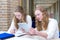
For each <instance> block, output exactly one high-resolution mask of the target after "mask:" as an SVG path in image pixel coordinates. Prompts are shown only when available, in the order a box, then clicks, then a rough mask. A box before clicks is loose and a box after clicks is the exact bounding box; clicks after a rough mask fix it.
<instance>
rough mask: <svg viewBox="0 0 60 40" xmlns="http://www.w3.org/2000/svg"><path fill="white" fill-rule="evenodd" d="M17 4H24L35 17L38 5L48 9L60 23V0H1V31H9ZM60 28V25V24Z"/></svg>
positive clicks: (25, 8)
mask: <svg viewBox="0 0 60 40" xmlns="http://www.w3.org/2000/svg"><path fill="white" fill-rule="evenodd" d="M17 5H20V6H23V8H24V10H25V12H26V13H27V14H29V15H31V17H32V18H33V17H34V14H33V13H34V10H35V7H36V6H37V5H40V6H43V7H45V8H46V9H47V11H48V14H49V16H50V17H51V18H55V19H56V20H57V21H58V25H59V24H60V18H59V17H60V12H59V7H60V5H59V0H0V31H7V30H8V28H9V27H10V24H11V21H12V18H13V16H14V15H13V12H14V10H15V7H16V6H17ZM59 28H60V26H59Z"/></svg>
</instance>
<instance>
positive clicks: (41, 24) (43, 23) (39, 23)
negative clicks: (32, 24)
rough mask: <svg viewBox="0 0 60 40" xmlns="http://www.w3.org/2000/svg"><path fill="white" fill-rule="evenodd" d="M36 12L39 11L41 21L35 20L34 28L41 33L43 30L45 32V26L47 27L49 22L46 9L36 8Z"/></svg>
mask: <svg viewBox="0 0 60 40" xmlns="http://www.w3.org/2000/svg"><path fill="white" fill-rule="evenodd" d="M36 10H40V11H41V12H42V14H43V19H42V21H38V20H36V28H37V30H38V31H41V30H43V29H44V30H46V29H47V26H48V22H49V16H48V13H47V11H46V9H45V8H43V7H41V6H38V7H36ZM42 27H43V29H42Z"/></svg>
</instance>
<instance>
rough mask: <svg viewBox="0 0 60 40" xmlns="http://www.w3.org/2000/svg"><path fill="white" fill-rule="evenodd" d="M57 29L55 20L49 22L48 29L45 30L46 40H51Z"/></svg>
mask: <svg viewBox="0 0 60 40" xmlns="http://www.w3.org/2000/svg"><path fill="white" fill-rule="evenodd" d="M57 27H58V23H57V21H56V20H52V21H50V22H49V24H48V28H47V34H48V37H47V39H51V38H53V37H54V34H55V31H56V30H57Z"/></svg>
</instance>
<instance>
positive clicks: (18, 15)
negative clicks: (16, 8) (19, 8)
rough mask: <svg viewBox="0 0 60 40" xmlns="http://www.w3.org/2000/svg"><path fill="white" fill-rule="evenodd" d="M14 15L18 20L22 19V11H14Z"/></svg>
mask: <svg viewBox="0 0 60 40" xmlns="http://www.w3.org/2000/svg"><path fill="white" fill-rule="evenodd" d="M14 15H15V16H16V18H17V19H18V20H21V19H22V13H20V12H15V13H14Z"/></svg>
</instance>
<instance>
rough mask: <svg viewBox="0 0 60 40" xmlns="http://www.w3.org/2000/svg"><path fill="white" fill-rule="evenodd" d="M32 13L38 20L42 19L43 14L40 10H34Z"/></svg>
mask: <svg viewBox="0 0 60 40" xmlns="http://www.w3.org/2000/svg"><path fill="white" fill-rule="evenodd" d="M34 14H35V17H36V19H37V20H38V21H42V18H43V15H42V12H41V11H40V10H36V11H35V13H34Z"/></svg>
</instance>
